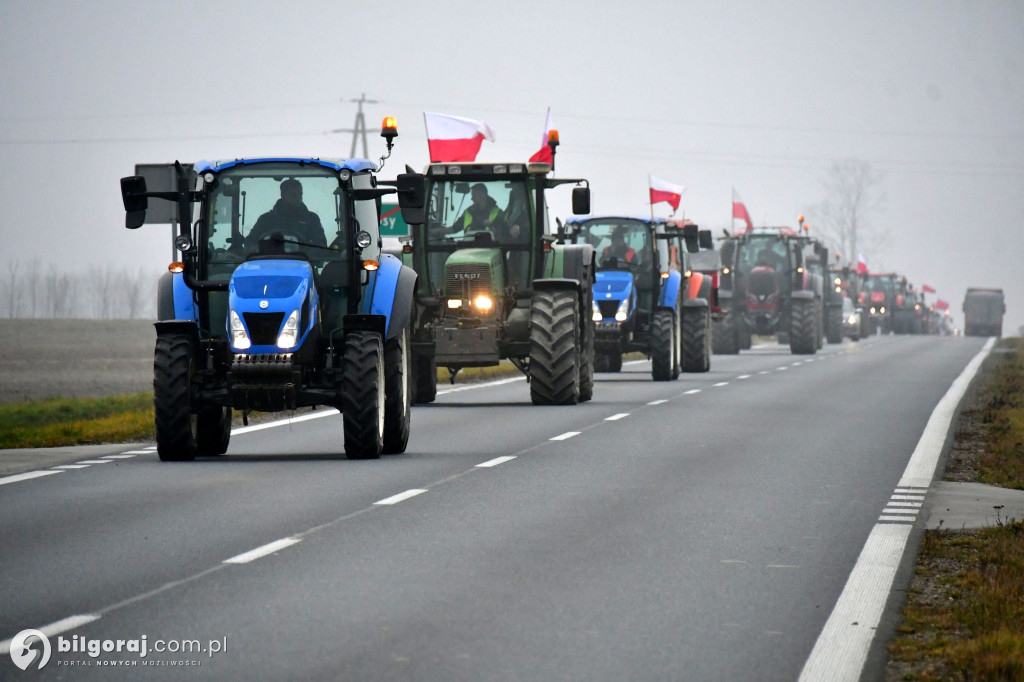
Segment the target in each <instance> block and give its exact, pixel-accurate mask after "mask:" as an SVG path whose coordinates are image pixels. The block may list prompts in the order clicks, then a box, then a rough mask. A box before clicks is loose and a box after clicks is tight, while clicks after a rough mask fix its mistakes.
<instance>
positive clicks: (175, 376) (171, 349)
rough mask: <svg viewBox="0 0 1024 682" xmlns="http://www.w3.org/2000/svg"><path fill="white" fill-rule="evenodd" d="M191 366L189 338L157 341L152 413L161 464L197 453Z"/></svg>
mask: <svg viewBox="0 0 1024 682" xmlns="http://www.w3.org/2000/svg"><path fill="white" fill-rule="evenodd" d="M194 365H195V359H194V357H193V350H192V342H191V341H190V340H189V337H187V336H184V335H164V336H158V337H157V339H156V350H155V352H154V355H153V411H154V415H155V422H156V452H157V455H158V456H159V457H160V460H161V461H164V462H187V461H191V460H193V459H195V458H196V455H197V454H198V453H199V443H198V432H199V415H198V414H197V412H196V410H195V408H194V406H193V405H192V395H191V383H192V374H193V373H194V371H195V370H194Z"/></svg>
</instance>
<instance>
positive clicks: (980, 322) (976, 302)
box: [964, 287, 1006, 336]
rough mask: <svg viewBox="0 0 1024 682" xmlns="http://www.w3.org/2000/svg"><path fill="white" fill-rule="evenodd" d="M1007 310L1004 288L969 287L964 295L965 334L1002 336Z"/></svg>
mask: <svg viewBox="0 0 1024 682" xmlns="http://www.w3.org/2000/svg"><path fill="white" fill-rule="evenodd" d="M1005 312H1006V302H1005V299H1004V298H1003V290H1002V289H981V288H976V287H971V288H969V289H968V290H967V294H966V295H965V296H964V334H965V335H967V336H1002V335H1003V313H1005Z"/></svg>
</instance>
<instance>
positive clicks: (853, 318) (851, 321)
mask: <svg viewBox="0 0 1024 682" xmlns="http://www.w3.org/2000/svg"><path fill="white" fill-rule="evenodd" d="M846 322H847V324H857V316H856V315H850V318H849V319H848V320H846Z"/></svg>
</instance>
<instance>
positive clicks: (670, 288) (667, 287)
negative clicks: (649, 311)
mask: <svg viewBox="0 0 1024 682" xmlns="http://www.w3.org/2000/svg"><path fill="white" fill-rule="evenodd" d="M682 283H683V276H682V274H681V273H680V272H679V271H678V270H669V271H668V277H666V278H664V279H662V280H661V292H660V293H659V295H658V306H659V307H662V308H671V309H672V310H675V308H676V305H677V304H678V303H679V295H680V292H681V291H682Z"/></svg>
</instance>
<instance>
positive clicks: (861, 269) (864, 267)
mask: <svg viewBox="0 0 1024 682" xmlns="http://www.w3.org/2000/svg"><path fill="white" fill-rule="evenodd" d="M857 274H858V275H866V274H868V262H867V261H866V260H864V254H862V253H858V254H857Z"/></svg>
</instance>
